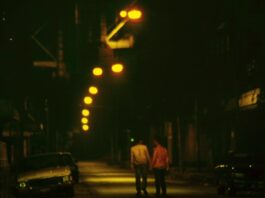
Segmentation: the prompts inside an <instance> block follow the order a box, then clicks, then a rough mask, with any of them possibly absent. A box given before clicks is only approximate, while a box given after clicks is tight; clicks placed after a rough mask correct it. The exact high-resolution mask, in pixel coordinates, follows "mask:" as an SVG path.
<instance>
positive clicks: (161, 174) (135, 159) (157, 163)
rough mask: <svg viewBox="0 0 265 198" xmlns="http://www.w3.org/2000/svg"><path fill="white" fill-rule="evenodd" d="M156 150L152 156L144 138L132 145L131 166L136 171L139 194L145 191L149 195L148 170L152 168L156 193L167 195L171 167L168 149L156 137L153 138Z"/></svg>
mask: <svg viewBox="0 0 265 198" xmlns="http://www.w3.org/2000/svg"><path fill="white" fill-rule="evenodd" d="M153 144H154V150H153V155H152V157H150V155H149V151H148V148H147V146H146V145H145V144H144V143H143V140H141V139H139V140H138V142H137V144H136V145H134V146H132V147H131V168H132V169H133V170H134V172H135V185H136V191H137V194H136V195H137V196H140V195H141V191H143V193H144V195H145V196H147V195H148V192H147V190H146V187H147V174H148V170H150V169H152V170H153V173H154V178H155V190H156V195H157V196H159V195H160V194H161V191H162V195H166V193H167V188H166V181H165V176H166V171H167V170H168V168H169V159H168V153H167V149H166V148H165V147H164V146H162V144H161V141H160V140H159V139H158V138H156V139H154V140H153Z"/></svg>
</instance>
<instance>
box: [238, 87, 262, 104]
mask: <svg viewBox="0 0 265 198" xmlns="http://www.w3.org/2000/svg"><path fill="white" fill-rule="evenodd" d="M260 92H261V91H260V88H257V89H253V90H250V91H248V92H246V93H244V94H242V95H241V96H240V98H239V101H238V105H239V107H246V106H250V105H255V104H257V102H258V97H259V95H260Z"/></svg>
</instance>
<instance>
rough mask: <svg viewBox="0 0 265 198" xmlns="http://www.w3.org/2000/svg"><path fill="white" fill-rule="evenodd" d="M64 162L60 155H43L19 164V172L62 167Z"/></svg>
mask: <svg viewBox="0 0 265 198" xmlns="http://www.w3.org/2000/svg"><path fill="white" fill-rule="evenodd" d="M63 165H64V162H63V159H62V157H61V156H60V155H43V156H35V157H30V158H27V159H25V160H23V162H22V163H21V164H20V167H19V170H20V172H25V171H31V170H38V169H44V168H51V167H60V166H63Z"/></svg>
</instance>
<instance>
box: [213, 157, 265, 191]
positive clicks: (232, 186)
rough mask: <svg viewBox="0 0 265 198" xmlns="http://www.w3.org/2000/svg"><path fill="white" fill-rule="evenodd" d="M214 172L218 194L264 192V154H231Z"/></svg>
mask: <svg viewBox="0 0 265 198" xmlns="http://www.w3.org/2000/svg"><path fill="white" fill-rule="evenodd" d="M214 171H215V175H216V182H217V193H218V194H225V193H227V194H229V195H236V193H237V192H239V191H264V190H265V154H257V153H255V154H253V153H233V154H231V155H229V156H228V157H227V159H225V160H224V161H223V162H222V163H220V164H217V165H216V166H215V168H214Z"/></svg>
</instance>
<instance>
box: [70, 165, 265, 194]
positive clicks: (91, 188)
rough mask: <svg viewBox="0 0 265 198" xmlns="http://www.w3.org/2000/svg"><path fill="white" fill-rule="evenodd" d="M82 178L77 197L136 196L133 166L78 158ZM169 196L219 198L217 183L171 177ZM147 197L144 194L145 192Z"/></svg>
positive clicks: (150, 187) (151, 183)
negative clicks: (128, 167) (113, 164)
mask: <svg viewBox="0 0 265 198" xmlns="http://www.w3.org/2000/svg"><path fill="white" fill-rule="evenodd" d="M79 167H80V172H81V178H80V183H79V184H78V185H76V188H75V192H76V194H75V198H84V197H93V198H94V197H95V198H97V197H99V198H133V197H136V196H135V193H136V191H135V185H134V174H133V172H132V171H130V170H125V169H121V168H119V167H114V166H108V165H107V164H105V163H101V162H79ZM167 183H168V197H170V198H196V197H198V198H202V197H203V198H217V197H218V198H220V197H222V196H218V195H217V194H216V190H215V187H214V186H206V185H202V184H194V183H189V182H188V181H183V180H174V181H173V180H168V182H167ZM147 190H148V192H149V196H148V197H151V198H152V197H155V189H154V179H153V177H152V173H150V175H149V178H148V188H147ZM142 197H144V196H142ZM237 197H244V198H246V197H247V198H248V197H249V198H254V197H255V198H259V197H260V198H261V197H264V195H260V194H256V193H249V192H245V193H242V194H239V195H238V196H237Z"/></svg>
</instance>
